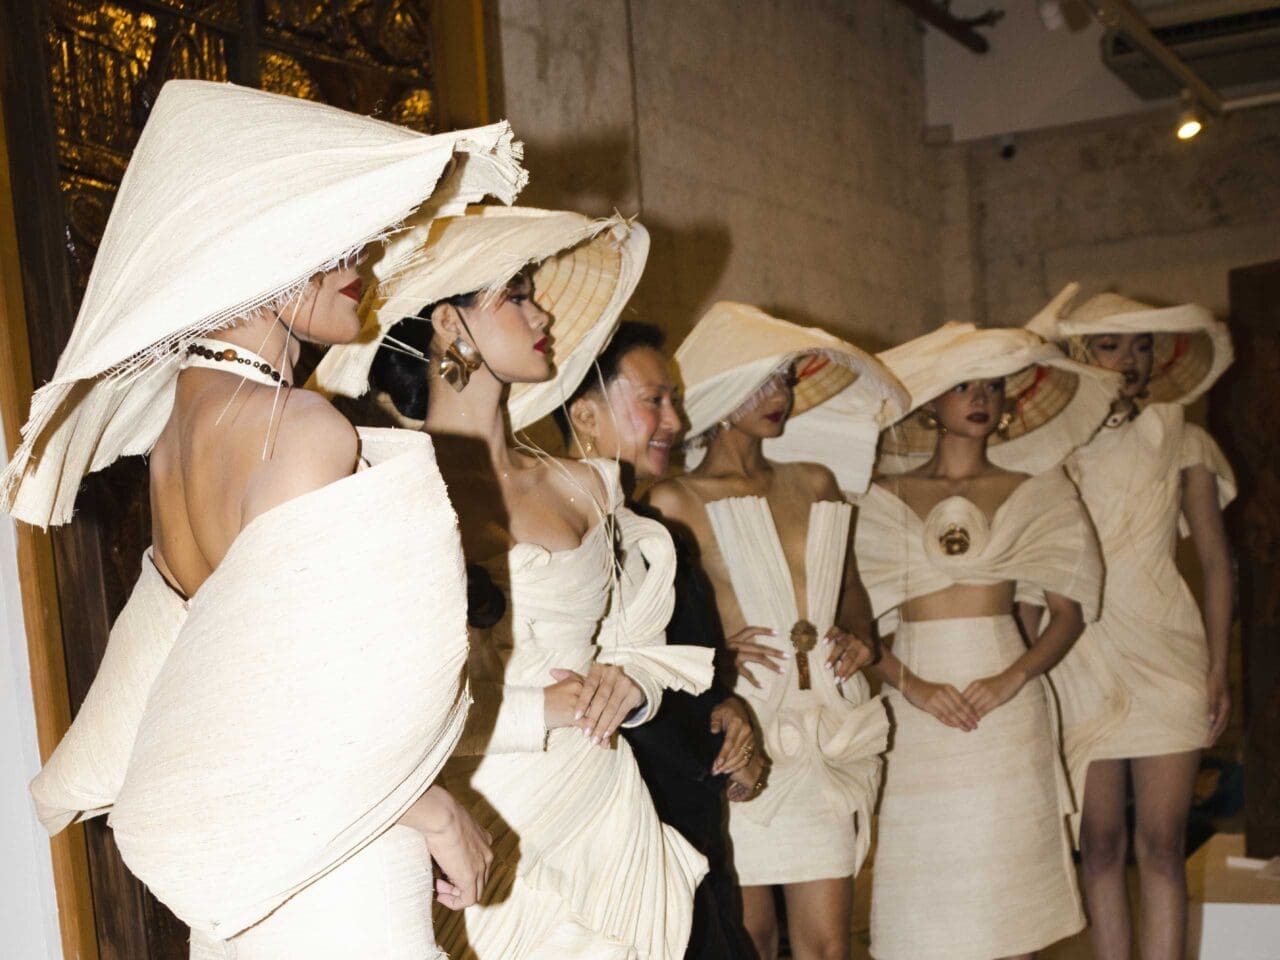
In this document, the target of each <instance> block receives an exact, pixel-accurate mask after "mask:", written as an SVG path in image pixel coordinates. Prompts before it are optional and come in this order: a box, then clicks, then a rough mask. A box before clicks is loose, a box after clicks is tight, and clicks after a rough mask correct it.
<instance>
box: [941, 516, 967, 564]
mask: <svg viewBox="0 0 1280 960" xmlns="http://www.w3.org/2000/svg"><path fill="white" fill-rule="evenodd" d="M938 543H939V544H941V546H942V552H943V553H945V554H946V555H947V556H948V557H958V556H960V555H961V554H964V553H968V552H969V531H968V530H966V529H965V528H964V527H962V526H960V524H958V523H952V524H949V525H948V526H947V528H946V529H945V530H943V531H942V536H940V537H938Z"/></svg>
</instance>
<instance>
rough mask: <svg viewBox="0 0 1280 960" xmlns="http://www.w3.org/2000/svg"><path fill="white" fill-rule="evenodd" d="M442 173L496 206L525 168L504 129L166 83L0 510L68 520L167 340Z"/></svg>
mask: <svg viewBox="0 0 1280 960" xmlns="http://www.w3.org/2000/svg"><path fill="white" fill-rule="evenodd" d="M455 156H459V157H462V158H463V162H461V163H459V164H458V166H457V172H456V173H455V175H454V176H453V178H452V179H451V180H450V181H449V182H448V183H446V184H444V188H445V189H444V190H443V195H442V196H443V198H445V199H446V200H447V203H446V205H445V208H443V209H441V210H438V211H433V213H448V212H455V213H456V212H459V211H461V210H462V209H463V208H464V207H465V204H466V203H467V202H468V201H475V200H478V199H480V198H481V197H483V196H486V195H494V196H497V197H499V198H500V199H502V200H503V201H505V202H508V203H509V202H511V200H512V199H514V197H515V194H516V193H517V192H518V191H519V189H520V188H521V187H522V186H523V184H524V180H525V174H524V171H523V170H521V168H520V166H519V163H518V160H519V156H520V151H519V147H518V145H516V144H513V142H512V139H511V129H510V127H509V126H508V125H507V124H505V123H499V124H494V125H493V126H489V127H483V128H480V129H476V130H461V131H457V132H455V133H447V134H440V135H438V136H430V137H429V136H424V135H423V134H420V133H416V132H414V131H412V130H408V129H405V128H403V127H397V126H393V125H392V124H389V123H382V122H380V121H377V120H371V119H369V118H368V117H361V116H357V115H355V114H352V113H347V112H345V111H343V110H338V109H336V108H334V107H329V106H325V105H323V104H318V103H312V102H310V101H307V100H297V99H294V98H292V97H283V96H278V95H276V94H270V93H264V92H262V91H260V90H250V89H247V88H244V87H237V86H234V85H232V84H219V83H209V82H206V81H200V80H171V81H169V82H168V83H166V84H165V85H164V87H163V88H162V89H161V91H160V95H159V97H158V98H157V99H156V103H155V107H154V108H153V110H152V112H151V116H150V118H149V119H148V121H147V124H146V126H145V127H144V129H143V131H142V135H141V136H140V137H139V139H138V144H137V146H136V147H135V148H134V152H133V157H132V159H131V160H130V162H129V168H128V170H126V171H125V175H124V178H123V180H122V181H121V184H120V190H119V192H118V193H117V195H116V199H115V203H114V205H113V206H112V210H111V217H110V219H109V220H108V221H107V228H106V231H105V232H104V234H103V237H102V243H101V245H100V246H99V248H98V253H97V256H96V259H95V261H94V268H93V273H92V274H91V276H90V278H89V285H88V288H87V289H86V291H85V296H84V301H83V303H82V304H81V306H80V313H79V316H78V317H77V318H76V325H75V329H74V330H73V331H72V334H71V339H70V340H69V341H68V343H67V346H66V348H65V349H64V350H63V352H62V356H61V358H60V359H59V361H58V368H57V370H56V371H55V373H54V377H53V379H52V380H51V381H50V382H49V383H48V384H46V385H45V386H43V387H41V388H40V389H39V390H38V391H37V392H36V394H35V397H34V398H33V399H32V403H31V414H30V418H29V420H28V423H27V425H26V426H25V427H24V428H23V442H22V445H21V446H20V447H19V449H18V450H17V452H16V453H15V454H14V456H13V459H12V460H11V461H10V463H9V465H8V467H7V468H6V470H5V472H4V474H3V475H2V476H0V506H3V507H4V508H6V509H8V510H9V511H10V512H11V513H13V515H14V516H15V517H18V518H19V519H22V520H26V521H28V522H30V523H35V524H39V525H41V526H47V525H48V524H50V523H63V522H65V521H66V520H68V519H70V517H71V511H72V507H73V504H74V501H75V496H76V491H77V490H78V489H79V486H80V480H81V478H82V477H83V476H84V475H85V474H86V473H89V472H91V471H94V470H100V469H102V468H103V467H106V466H107V465H109V464H110V463H112V462H113V461H114V460H115V459H116V458H117V457H120V456H124V455H128V454H140V453H147V452H148V451H149V450H150V449H151V447H152V445H153V444H154V443H155V441H156V438H157V437H158V436H159V434H160V431H161V429H162V428H163V426H164V424H165V423H166V421H167V420H168V419H169V411H170V410H171V409H172V405H173V394H174V384H175V380H176V376H177V372H178V363H177V361H178V355H179V350H180V348H181V347H182V346H183V344H184V342H185V341H186V340H189V339H191V338H193V337H196V336H198V335H200V334H201V333H205V332H208V331H210V330H215V329H218V328H220V327H224V326H227V325H228V324H229V323H230V322H232V321H233V320H234V319H235V318H236V317H239V316H242V315H243V314H244V313H245V312H246V311H247V310H250V309H252V308H254V307H257V306H261V305H263V304H267V303H271V302H275V301H278V300H279V299H280V298H282V297H286V296H287V295H289V294H290V293H296V292H297V291H298V290H299V289H300V288H301V285H302V284H303V283H304V282H305V281H306V280H307V279H308V278H309V277H310V276H312V275H313V274H315V273H317V272H318V271H320V270H323V269H326V268H327V267H329V266H331V265H332V264H333V263H334V262H335V261H337V260H338V259H340V258H342V257H344V256H348V255H351V254H355V253H357V252H359V251H360V250H361V249H362V248H363V247H364V246H365V245H366V244H368V243H369V242H370V241H373V240H377V239H379V238H381V237H383V236H384V235H386V234H387V232H388V231H389V230H391V228H393V227H394V226H395V225H396V224H398V223H400V222H401V221H402V220H404V219H405V218H406V217H408V216H409V215H410V214H412V213H413V212H414V211H415V209H416V208H418V207H419V206H420V205H421V204H422V203H423V202H424V201H425V200H427V199H428V198H429V197H430V196H431V195H432V191H433V190H434V189H435V187H436V185H437V182H438V181H439V179H440V177H441V175H442V174H443V173H444V172H445V170H446V168H447V167H448V166H449V164H450V161H451V160H453V158H454V157H455ZM286 316H287V311H286Z"/></svg>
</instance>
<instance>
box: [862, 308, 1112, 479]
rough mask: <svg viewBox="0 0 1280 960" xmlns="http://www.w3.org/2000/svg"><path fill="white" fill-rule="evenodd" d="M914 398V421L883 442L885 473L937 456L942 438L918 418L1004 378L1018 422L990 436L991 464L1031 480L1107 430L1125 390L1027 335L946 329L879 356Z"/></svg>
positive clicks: (904, 420)
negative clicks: (956, 394)
mask: <svg viewBox="0 0 1280 960" xmlns="http://www.w3.org/2000/svg"><path fill="white" fill-rule="evenodd" d="M878 356H879V358H880V359H881V360H882V361H883V362H884V364H885V366H887V367H888V368H889V369H890V370H891V371H893V373H894V374H895V375H896V376H897V377H898V379H899V380H901V381H902V383H903V384H904V385H905V386H906V388H907V390H908V391H909V392H910V394H911V403H910V413H908V415H907V416H905V417H903V418H902V420H900V421H899V422H898V423H896V424H894V425H893V426H892V427H890V428H889V429H888V430H886V431H885V432H884V434H883V436H882V437H881V442H880V460H879V463H878V464H877V466H878V468H879V470H880V471H881V472H882V473H902V472H905V471H907V470H910V469H912V468H914V467H917V466H919V465H920V464H922V463H924V462H925V461H926V460H927V459H928V458H929V457H930V456H932V455H933V448H934V446H935V444H936V442H937V437H938V435H937V431H936V429H934V428H933V427H932V426H930V425H928V424H926V423H925V422H924V420H923V419H922V418H921V417H920V416H919V415H918V413H917V411H919V409H920V408H921V407H922V406H923V405H924V404H925V403H928V402H929V401H930V400H933V399H934V398H936V397H938V396H941V395H942V394H943V393H945V392H946V391H947V390H949V389H951V388H952V387H953V386H955V385H956V384H958V383H963V382H965V381H966V380H988V379H992V378H995V377H1005V378H1006V383H1005V399H1006V402H1007V403H1008V404H1010V409H1011V411H1012V414H1013V419H1012V420H1011V421H1010V423H1009V428H1008V431H1007V435H1006V436H1001V435H1000V434H993V435H992V436H991V439H990V441H989V445H988V455H989V456H990V458H991V461H992V462H993V463H995V464H997V465H999V466H1002V467H1006V468H1008V469H1013V470H1022V471H1025V472H1027V473H1040V472H1042V471H1044V470H1048V469H1049V468H1051V467H1054V466H1056V465H1057V464H1059V463H1061V462H1062V460H1063V459H1064V458H1065V457H1066V456H1067V454H1069V453H1070V452H1071V451H1072V450H1074V449H1075V448H1076V447H1078V446H1080V445H1081V444H1083V443H1085V442H1087V441H1088V440H1089V438H1090V437H1092V436H1093V435H1094V434H1095V433H1096V432H1097V430H1098V428H1099V427H1100V426H1101V425H1102V422H1103V420H1105V419H1106V416H1107V413H1108V411H1109V410H1110V408H1111V403H1112V401H1113V400H1114V399H1115V397H1116V395H1117V394H1118V392H1119V389H1120V377H1119V376H1118V375H1116V374H1113V373H1109V372H1107V371H1104V370H1100V369H1098V368H1097V367H1091V366H1088V365H1087V364H1082V363H1076V362H1075V361H1073V360H1069V359H1067V358H1066V357H1065V356H1063V354H1062V351H1061V350H1059V349H1058V348H1057V347H1055V346H1054V345H1053V344H1051V343H1046V342H1045V341H1044V340H1042V339H1041V338H1040V337H1038V336H1036V335H1035V334H1033V333H1031V332H1029V331H1027V330H1018V329H998V330H994V329H988V330H979V329H978V328H977V327H975V326H973V325H972V324H968V323H947V324H944V325H943V326H941V327H939V328H938V329H937V330H934V331H933V332H932V333H927V334H925V335H924V336H922V337H917V338H916V339H914V340H909V341H907V342H906V343H904V344H902V345H901V346H897V347H894V348H892V349H890V350H886V351H884V352H883V353H880V354H878Z"/></svg>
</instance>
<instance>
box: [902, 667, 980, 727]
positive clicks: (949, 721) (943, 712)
mask: <svg viewBox="0 0 1280 960" xmlns="http://www.w3.org/2000/svg"><path fill="white" fill-rule="evenodd" d="M903 686H904V687H905V688H906V689H904V690H903V691H902V695H903V696H904V697H906V699H907V702H908V703H909V704H911V705H912V706H913V707H916V708H917V709H920V710H923V711H924V712H925V713H928V714H931V715H932V716H934V717H936V718H937V719H938V720H939V721H940V722H941V723H944V724H946V725H947V726H948V727H955V728H956V729H957V730H964V731H965V732H966V733H967V732H969V731H971V730H976V729H978V719H979V717H978V711H976V710H974V709H973V704H971V703H970V702H969V701H968V700H966V699H965V698H964V696H963V695H962V694H961V693H960V691H959V690H957V689H956V688H955V687H953V686H952V685H951V684H949V683H930V682H929V681H928V680H921V679H920V678H919V677H912V678H911V680H910V682H907V683H904V684H903Z"/></svg>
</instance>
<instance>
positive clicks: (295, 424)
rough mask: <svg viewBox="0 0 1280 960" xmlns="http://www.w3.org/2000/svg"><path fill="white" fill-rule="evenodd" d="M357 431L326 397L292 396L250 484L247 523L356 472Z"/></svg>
mask: <svg viewBox="0 0 1280 960" xmlns="http://www.w3.org/2000/svg"><path fill="white" fill-rule="evenodd" d="M358 455H359V438H358V437H357V436H356V431H355V428H354V427H353V426H352V425H351V424H350V422H348V421H347V419H346V418H345V417H344V416H343V415H342V414H341V413H339V412H338V411H337V409H336V408H334V406H333V405H332V404H330V403H329V402H328V401H327V400H325V399H324V397H322V396H320V395H319V394H316V393H312V392H310V391H307V390H294V391H291V392H290V394H289V395H288V397H287V399H286V400H285V402H284V404H283V408H282V410H281V411H280V412H279V414H278V415H277V417H276V420H275V422H274V424H273V426H272V429H271V434H270V438H269V440H268V445H267V456H266V458H265V459H264V460H263V462H262V466H261V468H259V469H258V470H256V471H254V476H253V478H252V480H251V481H250V482H249V483H248V484H247V485H246V488H245V497H244V508H243V522H244V523H248V522H249V521H250V520H251V519H253V518H254V517H255V516H257V515H259V514H261V513H265V512H266V511H268V510H270V509H271V508H272V507H275V506H279V505H280V504H281V503H284V502H286V501H288V500H292V499H294V498H296V497H300V496H303V495H304V494H307V493H311V492H312V491H314V490H318V489H320V488H321V487H323V486H326V485H327V484H330V483H333V482H334V481H336V480H341V479H342V478H343V477H347V476H350V475H351V474H352V473H353V472H354V471H355V468H356V459H357V457H358Z"/></svg>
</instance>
